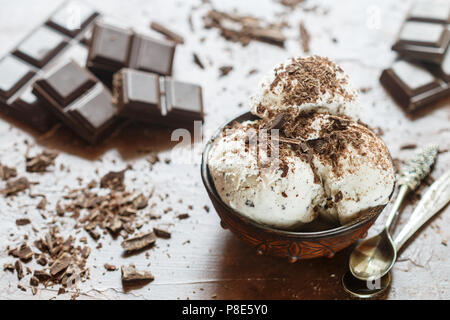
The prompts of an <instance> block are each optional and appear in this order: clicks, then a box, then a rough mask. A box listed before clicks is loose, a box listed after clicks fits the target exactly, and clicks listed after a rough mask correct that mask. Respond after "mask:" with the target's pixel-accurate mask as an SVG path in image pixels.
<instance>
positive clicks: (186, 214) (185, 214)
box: [177, 213, 190, 220]
mask: <svg viewBox="0 0 450 320" xmlns="http://www.w3.org/2000/svg"><path fill="white" fill-rule="evenodd" d="M189 217H190V215H189V213H180V214H179V215H178V216H177V218H178V219H180V220H184V219H187V218H189Z"/></svg>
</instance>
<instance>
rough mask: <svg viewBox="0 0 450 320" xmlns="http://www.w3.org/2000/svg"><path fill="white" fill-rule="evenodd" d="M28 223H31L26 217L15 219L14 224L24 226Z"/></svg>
mask: <svg viewBox="0 0 450 320" xmlns="http://www.w3.org/2000/svg"><path fill="white" fill-rule="evenodd" d="M30 223H31V221H30V219H28V218H22V219H16V225H18V226H25V225H27V224H30Z"/></svg>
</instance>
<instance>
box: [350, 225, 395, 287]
mask: <svg viewBox="0 0 450 320" xmlns="http://www.w3.org/2000/svg"><path fill="white" fill-rule="evenodd" d="M396 259H397V250H396V249H395V245H394V242H393V240H392V237H391V236H390V234H389V232H388V230H387V229H384V230H383V231H382V232H381V233H380V234H378V235H376V236H374V237H372V238H369V239H367V240H365V241H363V242H361V243H359V244H358V245H357V246H356V248H355V249H354V250H353V252H352V254H351V255H350V261H349V267H350V272H351V273H352V274H353V275H354V276H355V277H356V278H357V279H359V280H363V281H367V280H371V279H379V278H381V277H383V276H384V275H386V274H387V273H388V272H389V270H390V269H391V268H392V265H393V264H394V263H395V260H396Z"/></svg>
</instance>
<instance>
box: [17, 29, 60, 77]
mask: <svg viewBox="0 0 450 320" xmlns="http://www.w3.org/2000/svg"><path fill="white" fill-rule="evenodd" d="M66 45H67V41H66V39H65V38H64V36H63V35H61V34H60V33H58V32H56V31H54V30H52V29H50V28H48V27H45V26H44V27H41V28H39V29H37V30H36V31H35V32H33V33H32V34H31V35H30V36H29V37H28V38H26V39H25V40H24V41H23V42H22V43H21V44H20V45H19V46H18V47H17V48H16V50H14V52H13V54H14V55H16V56H17V57H19V58H21V59H23V60H25V61H26V62H28V63H30V64H32V65H34V66H36V67H38V68H42V67H43V66H45V65H46V64H47V63H48V62H49V61H50V60H51V59H53V58H54V57H55V56H56V55H57V54H58V53H59V52H60V51H61V50H62V49H63V48H64V46H66Z"/></svg>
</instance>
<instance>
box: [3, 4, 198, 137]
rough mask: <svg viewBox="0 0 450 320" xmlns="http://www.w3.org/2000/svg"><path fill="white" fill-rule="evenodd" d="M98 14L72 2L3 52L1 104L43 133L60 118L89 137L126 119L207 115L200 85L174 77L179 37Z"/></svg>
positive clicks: (185, 122)
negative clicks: (158, 35) (163, 36)
mask: <svg viewBox="0 0 450 320" xmlns="http://www.w3.org/2000/svg"><path fill="white" fill-rule="evenodd" d="M98 17H99V13H98V12H96V11H95V10H94V9H92V8H91V7H90V6H88V5H86V4H84V3H82V2H78V1H70V2H66V3H65V4H63V5H62V6H61V7H60V8H58V9H57V10H56V11H55V12H54V13H53V14H52V15H51V16H50V18H49V19H48V20H47V21H46V22H45V24H44V25H42V26H39V27H38V28H37V29H35V30H34V31H33V32H31V33H30V34H29V35H28V36H27V37H26V38H25V39H24V40H23V41H21V42H20V43H19V44H18V46H17V47H16V48H15V49H13V50H12V51H11V53H9V54H7V55H6V56H5V57H3V58H1V59H0V110H1V111H2V112H4V113H6V114H8V115H10V116H12V117H15V118H17V119H18V120H20V121H22V122H25V123H27V124H29V125H30V126H32V127H33V128H35V129H37V130H39V131H41V132H45V131H47V130H48V129H50V128H51V126H52V125H54V124H55V123H57V122H58V120H59V121H61V122H62V123H64V124H65V125H66V126H68V127H69V128H71V129H72V130H73V131H74V132H75V133H76V134H77V135H78V136H80V137H81V138H83V139H84V140H86V141H88V142H89V143H96V142H98V141H99V140H101V139H102V138H105V137H106V136H107V135H108V134H110V133H111V132H112V131H113V130H114V129H115V128H116V127H117V124H118V123H119V122H120V119H121V118H131V119H134V120H140V121H146V122H150V123H153V124H162V125H165V126H171V127H175V126H184V127H190V126H191V124H192V122H193V121H194V120H203V103H202V92H201V88H200V87H199V86H197V85H193V84H188V83H183V82H179V81H176V80H174V79H172V78H171V77H170V75H171V74H172V64H173V58H174V54H175V43H173V42H171V41H164V40H157V39H153V38H151V37H148V36H145V35H142V34H138V33H136V32H134V31H132V30H131V29H125V28H122V27H117V26H113V25H108V24H105V23H104V22H100V21H99V19H98ZM89 34H90V36H89ZM87 39H89V40H87ZM115 73H117V75H116V79H117V80H116V81H115V83H116V86H117V87H115V88H113V89H114V92H115V97H114V99H113V97H112V95H111V92H110V89H112V79H113V76H114V74H115ZM124 99H127V100H124ZM119 111H120V112H119Z"/></svg>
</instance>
